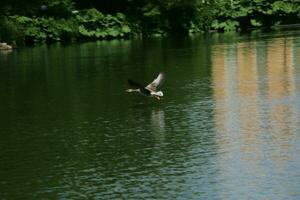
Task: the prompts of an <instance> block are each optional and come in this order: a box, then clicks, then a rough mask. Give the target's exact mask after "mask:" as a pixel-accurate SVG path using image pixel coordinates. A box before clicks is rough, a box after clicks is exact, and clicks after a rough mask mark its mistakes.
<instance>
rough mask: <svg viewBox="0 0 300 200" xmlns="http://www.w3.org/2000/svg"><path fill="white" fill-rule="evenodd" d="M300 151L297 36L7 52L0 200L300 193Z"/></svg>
mask: <svg viewBox="0 0 300 200" xmlns="http://www.w3.org/2000/svg"><path fill="white" fill-rule="evenodd" d="M160 71H163V72H164V73H165V75H166V81H165V83H164V85H163V87H162V88H161V89H162V90H163V92H164V93H165V97H164V99H163V100H162V101H156V100H154V99H150V98H145V97H143V96H140V95H137V94H128V93H125V92H124V91H125V89H127V88H128V87H127V84H126V82H127V79H128V78H132V79H134V80H136V81H139V82H141V83H144V84H146V83H148V82H150V81H152V80H153V79H154V78H155V76H156V75H157V73H158V72H160ZM299 155H300V31H297V30H293V31H281V32H272V33H257V34H255V35H247V36H239V35H222V34H220V35H211V36H209V37H201V36H199V37H191V38H181V39H178V38H174V39H172V38H169V39H152V40H147V41H106V42H96V43H86V44H81V45H70V46H60V45H52V46H50V47H46V46H39V47H33V48H24V49H18V50H16V51H14V52H0V163H1V165H0V199H299V198H300V190H299V188H300V167H299V166H300V156H299Z"/></svg>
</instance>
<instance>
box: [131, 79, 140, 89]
mask: <svg viewBox="0 0 300 200" xmlns="http://www.w3.org/2000/svg"><path fill="white" fill-rule="evenodd" d="M128 84H129V85H130V86H132V87H134V88H139V89H141V88H144V86H142V85H141V84H139V83H137V82H135V81H133V80H130V79H128Z"/></svg>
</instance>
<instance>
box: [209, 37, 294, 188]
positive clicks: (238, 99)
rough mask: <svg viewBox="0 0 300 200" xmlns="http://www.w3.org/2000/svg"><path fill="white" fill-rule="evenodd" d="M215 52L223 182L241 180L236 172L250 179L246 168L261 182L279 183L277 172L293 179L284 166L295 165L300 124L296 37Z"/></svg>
mask: <svg viewBox="0 0 300 200" xmlns="http://www.w3.org/2000/svg"><path fill="white" fill-rule="evenodd" d="M213 51H216V52H218V53H213V55H214V56H215V57H214V58H213V70H212V71H213V73H212V80H213V83H214V85H215V87H214V98H215V102H216V103H215V111H214V113H215V116H214V118H215V121H216V129H217V131H218V139H217V142H218V144H219V148H220V152H226V153H225V154H222V155H221V156H220V157H219V165H220V168H221V169H222V170H221V172H222V173H221V175H222V176H223V177H226V178H227V179H226V181H225V183H226V184H224V187H226V186H225V185H227V186H228V185H233V186H234V185H236V184H238V183H237V182H235V181H234V179H232V177H237V176H239V177H240V179H239V182H243V181H245V182H249V181H251V180H249V178H248V177H247V176H246V175H243V174H241V172H240V170H241V169H243V170H246V171H247V174H248V175H251V176H252V177H259V178H257V179H255V180H254V181H259V182H260V183H261V184H264V183H266V182H267V181H270V179H271V180H272V182H276V181H275V180H274V176H273V175H274V174H276V175H278V174H282V178H283V179H286V178H291V177H290V176H289V175H288V174H287V173H286V172H285V171H284V168H285V167H288V166H292V165H293V164H292V162H293V160H294V159H295V157H294V153H291V152H293V149H294V148H295V146H294V144H293V142H292V141H293V140H294V139H295V138H296V136H297V130H298V129H299V128H297V124H299V113H298V112H297V105H296V104H297V103H296V102H297V99H296V97H297V93H299V90H297V86H296V85H297V84H296V82H297V79H299V74H297V73H295V64H294V63H293V60H294V59H293V57H294V55H295V53H294V52H295V51H294V48H293V43H292V40H291V38H275V39H272V40H270V41H268V40H267V41H263V42H254V43H253V42H240V43H237V44H236V45H231V46H228V45H219V46H215V47H213ZM262 163H263V164H262ZM249 166H251V167H249ZM267 168H268V169H270V170H266V169H267ZM292 173H295V172H292ZM229 182H233V183H229ZM245 185H249V184H245ZM291 186H292V187H293V184H291ZM255 188H256V189H258V187H255ZM227 189H228V188H227ZM274 189H277V186H274ZM278 189H279V188H278ZM230 190H233V191H234V190H235V189H234V187H233V188H230Z"/></svg>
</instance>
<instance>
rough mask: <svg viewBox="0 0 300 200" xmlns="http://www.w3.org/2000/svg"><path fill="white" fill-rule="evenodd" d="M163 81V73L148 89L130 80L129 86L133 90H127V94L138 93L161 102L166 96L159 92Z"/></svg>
mask: <svg viewBox="0 0 300 200" xmlns="http://www.w3.org/2000/svg"><path fill="white" fill-rule="evenodd" d="M163 79H164V75H163V73H159V74H158V76H157V78H156V79H154V80H153V81H152V82H151V83H150V84H148V85H147V86H146V87H144V86H142V85H140V84H139V83H137V82H135V81H132V80H128V84H129V85H130V86H132V87H133V88H131V89H128V90H126V92H138V93H140V94H142V95H144V96H148V97H154V98H156V99H157V100H160V99H161V97H162V96H164V94H163V92H162V91H157V88H158V86H159V85H160V84H161V83H162V81H163Z"/></svg>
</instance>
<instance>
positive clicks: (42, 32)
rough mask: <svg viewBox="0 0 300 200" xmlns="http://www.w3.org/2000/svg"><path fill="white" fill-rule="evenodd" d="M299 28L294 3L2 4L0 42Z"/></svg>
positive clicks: (75, 0) (133, 0) (5, 0)
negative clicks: (294, 26)
mask: <svg viewBox="0 0 300 200" xmlns="http://www.w3.org/2000/svg"><path fill="white" fill-rule="evenodd" d="M299 22H300V1H298V0H101V1H97V0H27V1H23V0H1V1H0V30H1V32H0V40H9V41H11V40H16V41H20V42H23V43H24V42H25V43H36V42H51V41H66V40H67V41H68V40H69V41H70V40H89V39H110V38H130V37H134V36H140V35H143V36H149V35H164V34H175V33H176V34H178V33H180V34H186V33H196V32H206V31H212V30H214V31H239V30H247V29H249V28H257V27H270V26H273V25H280V24H291V23H299Z"/></svg>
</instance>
